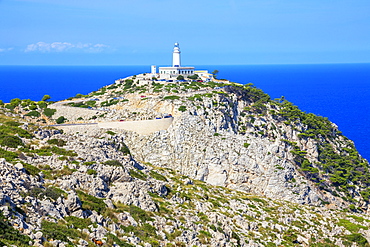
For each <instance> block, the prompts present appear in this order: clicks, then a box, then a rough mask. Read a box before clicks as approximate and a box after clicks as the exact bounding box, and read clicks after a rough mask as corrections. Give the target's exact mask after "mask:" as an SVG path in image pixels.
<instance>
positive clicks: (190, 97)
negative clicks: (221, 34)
mask: <svg viewBox="0 0 370 247" xmlns="http://www.w3.org/2000/svg"><path fill="white" fill-rule="evenodd" d="M141 78H144V79H145V76H141ZM144 79H142V80H137V79H136V78H135V77H130V78H127V79H125V80H121V81H117V82H116V83H115V84H112V85H109V86H107V87H104V88H102V89H100V90H98V91H96V92H92V93H91V94H89V95H86V96H81V95H78V99H77V100H74V99H71V100H70V101H66V102H58V103H56V104H49V103H46V102H31V101H29V100H24V101H21V100H13V101H12V102H11V103H10V104H7V105H5V106H2V107H0V178H1V184H0V211H1V213H0V226H1V228H0V229H1V231H0V244H2V245H5V246H12V245H13V246H14V245H15V246H29V245H34V246H94V243H95V244H100V243H102V244H103V246H148V247H149V246H227V247H229V246H368V243H369V242H368V241H370V232H369V227H370V217H369V216H368V211H367V210H368V200H369V192H368V190H367V187H368V185H369V183H370V179H369V170H368V169H369V164H368V162H367V161H366V160H364V159H362V158H361V156H360V155H359V154H358V153H357V151H356V150H355V148H354V145H353V143H352V142H351V141H350V140H348V139H347V138H345V137H344V136H343V135H342V134H341V133H340V131H339V130H338V128H337V126H335V125H334V124H333V123H331V122H329V121H328V120H327V119H325V118H322V117H318V116H315V115H313V114H306V113H303V112H301V111H300V110H299V109H298V108H297V107H295V106H294V105H293V104H292V103H290V102H288V101H286V100H284V99H277V100H271V99H270V98H269V96H268V95H266V94H264V93H263V92H262V91H261V90H259V89H256V88H255V87H253V86H252V85H240V84H236V83H230V82H225V83H214V82H209V83H204V82H197V81H187V82H181V83H166V82H156V81H151V80H150V78H149V79H148V78H146V79H145V80H144ZM171 117H173V121H172V124H170V126H169V127H168V128H167V126H168V125H166V127H163V126H159V125H158V126H156V127H158V128H159V129H160V130H159V131H156V130H155V129H156V128H150V131H149V132H140V131H138V132H139V133H141V134H138V133H137V132H135V131H127V130H122V129H119V128H112V129H102V128H99V125H98V124H96V122H99V123H102V122H103V123H104V124H103V126H120V124H119V123H120V121H117V120H121V121H123V120H124V121H125V122H127V121H135V122H134V123H135V125H137V126H134V127H133V126H132V124H131V125H130V129H131V130H136V129H140V128H142V127H144V126H146V125H147V124H148V123H152V122H153V123H155V119H156V118H161V119H159V120H160V121H161V122H162V120H163V118H171ZM148 120H149V121H148ZM112 121H113V122H114V124H112V125H110V124H109V123H110V122H112ZM140 121H144V122H143V123H145V124H142V125H141V124H140V123H141V122H140ZM52 122H58V123H62V122H64V123H67V125H56V126H47V125H48V124H49V123H52ZM75 123H78V124H75ZM68 124H70V125H68ZM126 125H127V124H126ZM122 126H125V124H122ZM143 133H145V134H143ZM99 241H100V242H99Z"/></svg>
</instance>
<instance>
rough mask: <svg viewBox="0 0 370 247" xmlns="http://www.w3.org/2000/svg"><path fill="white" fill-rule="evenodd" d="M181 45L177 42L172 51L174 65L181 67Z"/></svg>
mask: <svg viewBox="0 0 370 247" xmlns="http://www.w3.org/2000/svg"><path fill="white" fill-rule="evenodd" d="M180 53H181V52H180V46H179V43H177V42H176V43H175V47H174V48H173V53H172V67H181V66H180Z"/></svg>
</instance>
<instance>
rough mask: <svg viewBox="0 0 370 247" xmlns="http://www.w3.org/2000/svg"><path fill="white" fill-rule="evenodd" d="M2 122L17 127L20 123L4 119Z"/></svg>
mask: <svg viewBox="0 0 370 247" xmlns="http://www.w3.org/2000/svg"><path fill="white" fill-rule="evenodd" d="M4 124H5V125H8V126H13V127H18V126H20V125H22V124H21V123H18V122H16V121H6V122H5V123H4Z"/></svg>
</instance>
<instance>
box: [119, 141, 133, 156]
mask: <svg viewBox="0 0 370 247" xmlns="http://www.w3.org/2000/svg"><path fill="white" fill-rule="evenodd" d="M120 151H121V152H122V153H123V154H124V155H130V154H131V152H130V149H129V148H128V147H127V145H126V144H125V143H122V147H121V149H120Z"/></svg>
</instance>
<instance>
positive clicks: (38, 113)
mask: <svg viewBox="0 0 370 247" xmlns="http://www.w3.org/2000/svg"><path fill="white" fill-rule="evenodd" d="M25 116H27V117H40V116H41V114H40V112H38V111H30V112H29V113H27V114H26V115H25Z"/></svg>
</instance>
